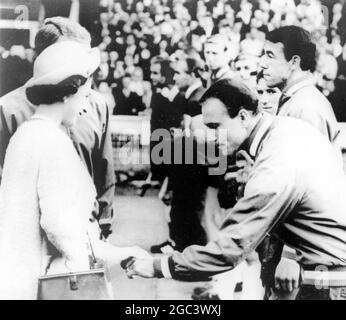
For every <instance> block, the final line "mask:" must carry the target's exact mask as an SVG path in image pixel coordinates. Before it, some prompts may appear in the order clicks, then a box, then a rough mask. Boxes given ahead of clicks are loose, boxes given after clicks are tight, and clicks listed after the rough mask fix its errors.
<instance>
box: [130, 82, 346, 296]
mask: <svg viewBox="0 0 346 320" xmlns="http://www.w3.org/2000/svg"><path fill="white" fill-rule="evenodd" d="M201 103H202V110H203V117H204V121H205V123H206V125H210V126H212V127H215V126H216V127H217V128H218V133H219V135H218V144H219V147H220V151H221V152H222V153H224V154H234V153H236V152H238V151H239V150H245V151H247V153H248V154H249V155H250V156H251V157H252V158H253V159H254V165H253V169H252V170H251V172H250V175H249V177H248V181H247V183H246V186H245V190H244V196H243V198H241V199H240V200H239V201H238V202H237V204H236V205H235V206H234V207H233V208H232V209H229V210H228V211H227V214H226V217H225V220H224V221H223V223H222V225H221V227H220V230H219V236H218V238H217V239H215V240H214V241H210V242H209V243H208V244H207V245H206V246H190V247H188V248H186V249H185V250H184V251H183V252H177V251H175V252H173V254H172V255H170V256H164V257H157V258H154V257H151V258H144V259H135V260H134V261H132V263H131V264H129V265H128V267H127V275H128V276H129V277H132V276H134V275H139V276H142V277H149V278H150V277H165V278H173V279H180V280H196V281H198V280H206V279H208V278H209V277H210V276H213V275H215V274H218V273H220V272H224V271H227V270H231V269H233V268H234V267H235V266H236V265H238V264H239V263H241V262H242V261H243V260H244V258H245V257H246V256H248V255H249V254H251V252H252V251H253V250H255V249H256V248H257V246H258V245H259V243H261V242H262V240H263V239H264V238H265V236H266V235H267V234H272V235H275V237H277V238H278V239H280V240H281V241H283V242H284V243H285V244H287V245H289V246H290V247H292V248H293V249H294V250H296V252H297V253H298V254H297V257H298V260H297V261H298V263H299V266H300V268H301V271H302V279H301V281H300V282H299V285H300V287H299V293H298V295H297V299H344V297H345V295H344V293H345V290H346V277H345V270H346V232H345V231H346V216H345V214H344V212H345V210H346V200H345V196H344V195H345V192H346V178H345V175H344V174H343V168H342V165H341V163H340V162H339V161H338V157H337V155H336V153H335V152H334V149H333V146H332V144H331V143H330V141H328V139H327V138H326V137H325V136H323V135H322V134H321V133H320V132H319V131H318V130H317V129H316V128H314V127H312V126H311V125H309V124H307V123H306V122H304V121H302V120H300V119H294V118H292V117H291V118H289V117H272V116H271V115H269V114H263V113H261V112H258V101H257V98H256V96H255V95H254V93H253V92H252V91H251V90H249V88H247V87H246V86H245V85H244V84H242V83H239V82H238V81H237V80H227V79H225V80H221V81H218V82H217V83H215V84H214V85H213V86H212V87H211V88H210V89H209V90H208V91H207V92H206V93H205V94H204V96H203V97H202V100H201ZM297 155H299V157H297ZM316 172H318V174H316ZM285 258H286V259H290V257H289V256H286V257H285ZM321 270H323V271H324V272H326V274H325V275H326V278H324V279H326V281H325V282H324V283H323V287H321V288H320V287H316V285H315V284H316V281H318V279H320V277H321Z"/></svg>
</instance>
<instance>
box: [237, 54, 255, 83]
mask: <svg viewBox="0 0 346 320" xmlns="http://www.w3.org/2000/svg"><path fill="white" fill-rule="evenodd" d="M258 62H259V58H258V57H256V56H252V55H246V54H242V55H239V56H238V57H237V58H236V60H235V61H234V68H235V70H236V71H237V73H238V74H239V76H240V77H241V78H242V79H243V80H244V82H245V83H246V84H247V85H248V86H249V87H252V88H255V87H256V76H257V69H258Z"/></svg>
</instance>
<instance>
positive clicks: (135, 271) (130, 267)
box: [126, 256, 155, 279]
mask: <svg viewBox="0 0 346 320" xmlns="http://www.w3.org/2000/svg"><path fill="white" fill-rule="evenodd" d="M126 274H127V276H128V277H129V278H130V279H132V278H133V277H135V276H139V277H142V278H153V277H154V275H155V270H154V258H153V257H152V256H150V257H146V258H138V259H132V261H129V262H128V263H127V266H126Z"/></svg>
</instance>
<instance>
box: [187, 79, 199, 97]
mask: <svg viewBox="0 0 346 320" xmlns="http://www.w3.org/2000/svg"><path fill="white" fill-rule="evenodd" d="M201 86H202V82H201V80H198V81H196V82H195V83H193V84H192V85H191V86H189V87H188V88H187V90H186V92H185V98H186V99H187V100H188V99H190V97H191V96H192V94H193V93H194V92H195V91H196V90H197V89H199V88H200V87H201Z"/></svg>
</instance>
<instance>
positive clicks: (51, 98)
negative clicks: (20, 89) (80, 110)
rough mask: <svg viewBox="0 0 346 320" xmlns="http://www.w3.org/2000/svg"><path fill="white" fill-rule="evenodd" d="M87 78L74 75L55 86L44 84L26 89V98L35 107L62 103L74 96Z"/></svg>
mask: <svg viewBox="0 0 346 320" xmlns="http://www.w3.org/2000/svg"><path fill="white" fill-rule="evenodd" d="M86 81H87V78H85V77H83V76H80V75H74V76H70V77H68V78H66V79H65V80H63V81H61V82H59V83H57V84H45V85H37V86H33V87H29V88H27V89H26V91H25V93H26V97H27V99H28V100H29V102H30V103H32V104H33V105H35V106H38V105H40V104H53V103H56V102H63V101H64V98H66V97H68V96H71V95H73V94H76V93H77V91H78V89H79V88H80V87H81V86H82V85H84V84H85V83H86Z"/></svg>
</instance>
